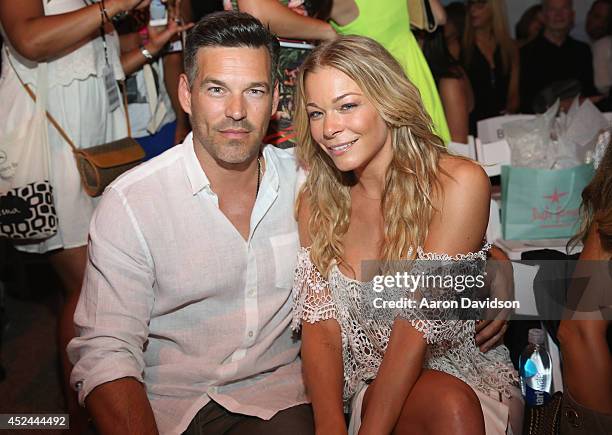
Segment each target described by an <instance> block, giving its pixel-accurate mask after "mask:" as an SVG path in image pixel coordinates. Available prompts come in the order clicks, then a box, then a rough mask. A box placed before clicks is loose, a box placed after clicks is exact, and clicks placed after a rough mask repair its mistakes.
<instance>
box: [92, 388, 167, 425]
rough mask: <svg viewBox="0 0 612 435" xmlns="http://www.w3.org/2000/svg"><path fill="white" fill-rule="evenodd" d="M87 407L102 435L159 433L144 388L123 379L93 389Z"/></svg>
mask: <svg viewBox="0 0 612 435" xmlns="http://www.w3.org/2000/svg"><path fill="white" fill-rule="evenodd" d="M85 405H86V407H87V410H88V411H89V413H90V415H91V416H92V417H93V419H94V421H95V423H96V430H97V432H98V433H99V434H133V435H140V434H157V433H159V432H158V431H157V426H156V425H155V417H154V415H153V410H152V409H151V404H150V403H149V399H148V398H147V395H146V393H145V389H144V387H143V385H142V384H141V383H140V382H138V381H137V380H136V379H134V378H121V379H117V380H114V381H111V382H107V383H106V384H102V385H99V386H97V387H96V388H94V390H93V391H92V392H91V393H90V394H89V396H87V399H86V401H85Z"/></svg>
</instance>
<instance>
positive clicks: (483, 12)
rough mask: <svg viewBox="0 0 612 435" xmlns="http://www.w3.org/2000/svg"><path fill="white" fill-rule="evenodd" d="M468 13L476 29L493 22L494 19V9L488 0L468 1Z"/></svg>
mask: <svg viewBox="0 0 612 435" xmlns="http://www.w3.org/2000/svg"><path fill="white" fill-rule="evenodd" d="M468 6H469V10H468V14H469V16H470V20H471V21H472V26H473V27H474V28H475V29H478V28H481V27H485V26H488V25H490V24H491V21H492V19H493V10H492V9H491V5H490V4H489V2H488V1H486V0H485V1H470V2H468Z"/></svg>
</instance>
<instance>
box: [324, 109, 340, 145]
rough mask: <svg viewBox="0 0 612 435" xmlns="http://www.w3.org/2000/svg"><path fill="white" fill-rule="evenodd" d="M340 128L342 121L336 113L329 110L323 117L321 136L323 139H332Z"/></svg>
mask: <svg viewBox="0 0 612 435" xmlns="http://www.w3.org/2000/svg"><path fill="white" fill-rule="evenodd" d="M342 128H343V127H342V123H341V122H340V119H339V118H338V115H337V114H335V113H333V112H330V113H327V114H326V115H325V117H324V118H323V137H324V138H325V139H327V140H330V139H333V138H334V137H335V136H336V135H337V134H338V133H340V132H341V131H342Z"/></svg>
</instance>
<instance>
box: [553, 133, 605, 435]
mask: <svg viewBox="0 0 612 435" xmlns="http://www.w3.org/2000/svg"><path fill="white" fill-rule="evenodd" d="M581 212H582V213H581V214H582V218H583V220H582V230H581V232H580V234H579V235H578V236H577V237H576V239H574V240H579V239H582V241H583V243H584V248H583V250H582V253H581V254H580V259H579V262H578V263H577V265H576V272H578V273H579V272H580V271H583V272H584V271H586V275H587V276H588V275H591V274H592V277H591V281H590V283H589V286H588V287H587V288H586V291H585V293H583V294H587V292H592V293H594V294H600V295H601V294H605V293H607V294H608V295H609V294H610V292H611V291H612V269H611V268H610V264H611V261H612V145H610V144H608V146H607V150H606V151H605V153H604V155H603V158H602V160H601V162H600V163H599V167H598V169H597V172H596V173H595V176H594V178H593V181H591V183H590V184H589V185H588V186H587V187H586V188H585V189H584V191H583V192H582V208H581ZM581 262H582V263H581ZM576 272H575V276H577V275H576ZM593 272H595V273H597V274H598V275H594V274H593ZM583 276H584V275H583ZM596 276H599V278H597V277H596ZM594 287H597V288H594ZM570 292H571V290H570ZM604 297H605V296H604ZM568 299H573V295H572V294H571V293H570V294H569V295H568ZM605 300H607V301H610V298H609V297H607V298H606V299H605ZM573 308H574V309H576V308H578V309H580V303H578V305H577V306H575V307H573ZM597 308H598V311H591V310H584V311H582V310H581V311H582V312H581V311H575V312H573V313H572V314H573V316H572V318H569V319H568V318H564V319H562V320H561V324H560V325H559V330H558V333H557V337H558V338H559V341H560V344H561V355H562V358H563V384H564V392H563V406H562V410H561V435H575V434H576V435H583V434H584V435H608V434H610V433H612V353H611V346H612V328H611V325H612V319H611V317H610V316H609V313H610V308H612V307H610V306H607V307H601V306H599V307H597ZM603 309H607V310H608V311H607V312H608V316H607V317H606V316H602V313H603V312H604V311H603ZM576 424H578V426H576Z"/></svg>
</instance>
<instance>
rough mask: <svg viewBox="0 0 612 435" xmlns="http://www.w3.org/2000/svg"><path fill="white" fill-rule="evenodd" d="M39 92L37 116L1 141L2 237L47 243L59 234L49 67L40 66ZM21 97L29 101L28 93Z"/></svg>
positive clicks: (0, 196) (31, 117)
mask: <svg viewBox="0 0 612 435" xmlns="http://www.w3.org/2000/svg"><path fill="white" fill-rule="evenodd" d="M36 88H37V101H36V107H35V110H34V112H33V114H32V115H30V116H28V115H26V116H25V119H24V120H23V122H22V123H21V124H20V125H18V126H17V128H15V129H13V130H12V131H10V132H7V133H6V134H4V135H2V136H1V137H0V237H7V238H9V239H12V240H17V241H27V240H41V239H46V238H48V237H51V236H52V235H53V234H55V233H56V232H57V215H56V213H55V207H54V205H53V188H52V186H51V184H50V183H49V137H48V131H47V117H46V113H45V108H46V101H47V92H48V87H47V64H46V63H41V64H39V66H38V72H37V84H36ZM21 97H22V98H29V97H28V96H27V94H26V93H25V90H24V91H23V95H21Z"/></svg>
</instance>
